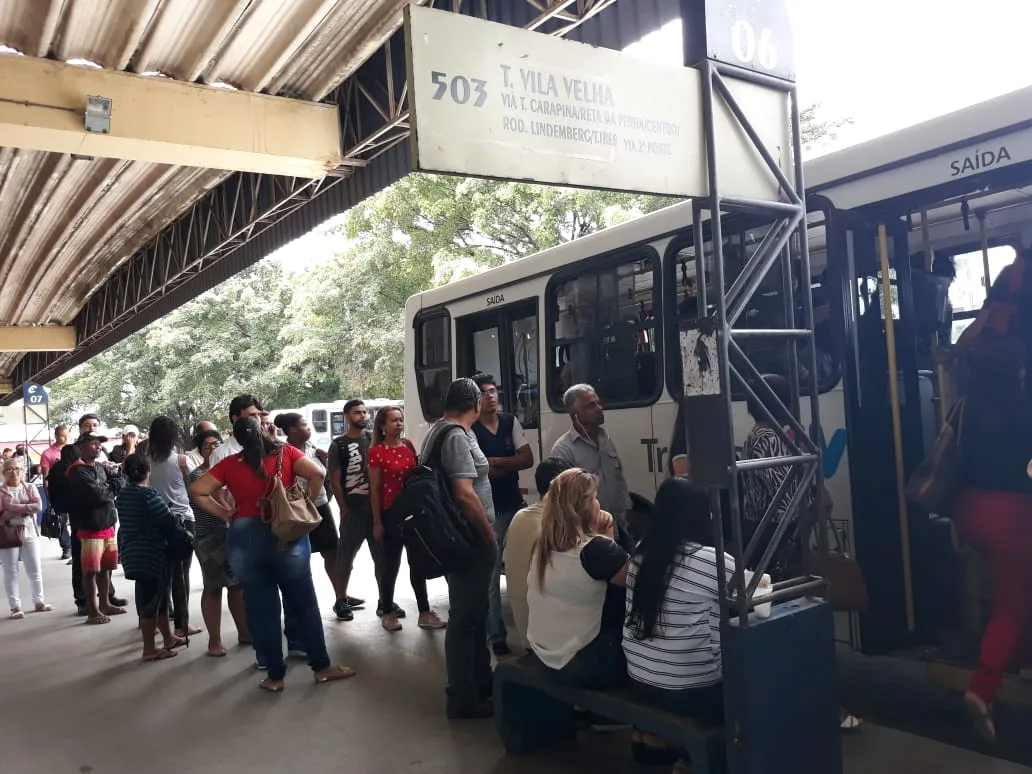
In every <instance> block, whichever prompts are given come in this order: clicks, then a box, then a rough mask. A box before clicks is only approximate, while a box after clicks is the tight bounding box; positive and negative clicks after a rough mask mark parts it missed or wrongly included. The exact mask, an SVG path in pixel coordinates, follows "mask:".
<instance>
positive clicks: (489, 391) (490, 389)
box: [480, 387, 498, 395]
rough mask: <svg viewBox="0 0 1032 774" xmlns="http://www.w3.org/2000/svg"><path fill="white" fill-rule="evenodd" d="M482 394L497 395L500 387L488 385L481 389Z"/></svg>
mask: <svg viewBox="0 0 1032 774" xmlns="http://www.w3.org/2000/svg"><path fill="white" fill-rule="evenodd" d="M480 394H481V395H497V394H498V388H497V387H486V388H485V389H483V390H481V391H480Z"/></svg>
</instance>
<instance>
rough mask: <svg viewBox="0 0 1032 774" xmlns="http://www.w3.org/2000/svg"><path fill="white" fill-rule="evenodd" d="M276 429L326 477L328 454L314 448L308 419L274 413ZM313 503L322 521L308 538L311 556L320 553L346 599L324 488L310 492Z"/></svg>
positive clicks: (336, 537)
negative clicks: (310, 545)
mask: <svg viewBox="0 0 1032 774" xmlns="http://www.w3.org/2000/svg"><path fill="white" fill-rule="evenodd" d="M273 423H274V424H275V426H276V427H278V428H279V429H280V430H282V431H283V434H284V435H285V436H286V437H287V443H288V444H290V445H291V446H293V447H294V448H295V449H297V450H298V451H299V452H301V453H302V454H304V455H305V457H307V458H308V459H310V460H311V461H312V462H313V463H315V464H316V465H318V466H319V467H320V468H321V469H322V471H323V475H324V476H325V475H326V461H327V454H326V452H324V451H322V450H321V449H318V448H316V446H315V444H313V443H312V442H311V440H312V428H311V427H309V425H308V420H307V419H305V418H304V417H303V416H301V415H300V414H296V413H294V412H288V413H286V414H277V415H276V419H275V420H273ZM312 494H313V497H312V502H313V503H314V504H315V509H316V510H317V511H319V515H320V516H322V521H321V522H320V523H319V526H318V527H316V528H315V529H314V530H312V532H311V533H310V534H309V535H308V541H309V542H310V543H311V544H312V553H313V554H319V555H320V556H322V558H323V568H324V569H325V570H326V577H328V578H329V579H330V583H332V584H333V590H334V592H335V594H336V598H337V599H338V600H346V599H347V596H348V589H347V586H346V585H344V584H342V583H341V580H340V573H339V572H337V544H338V543H339V542H340V535H339V534H338V532H337V522H336V521H334V520H333V511H332V510H330V498H329V495H327V494H326V487H324V486H323V487H319V491H317V492H313V493H312Z"/></svg>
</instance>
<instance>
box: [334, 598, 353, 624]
mask: <svg viewBox="0 0 1032 774" xmlns="http://www.w3.org/2000/svg"><path fill="white" fill-rule="evenodd" d="M333 614H334V615H335V616H337V620H338V621H354V620H355V613H354V611H353V610H352V609H351V605H349V604H348V601H347V600H346V599H338V600H337V601H336V602H335V603H334V604H333Z"/></svg>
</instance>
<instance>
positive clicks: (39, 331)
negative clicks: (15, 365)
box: [0, 325, 75, 352]
mask: <svg viewBox="0 0 1032 774" xmlns="http://www.w3.org/2000/svg"><path fill="white" fill-rule="evenodd" d="M73 349H75V328H74V327H72V326H71V325H0V352H70V351H71V350H73Z"/></svg>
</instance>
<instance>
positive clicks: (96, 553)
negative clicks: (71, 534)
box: [78, 527, 118, 574]
mask: <svg viewBox="0 0 1032 774" xmlns="http://www.w3.org/2000/svg"><path fill="white" fill-rule="evenodd" d="M78 534H79V542H80V543H81V544H82V571H83V572H84V573H94V574H96V573H98V572H102V571H104V570H115V569H117V568H118V540H117V539H116V538H115V528H114V527H110V528H109V529H104V530H100V531H99V532H87V531H86V530H79V533H78Z"/></svg>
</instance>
